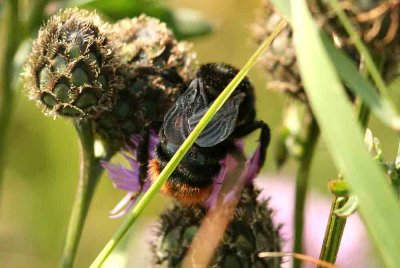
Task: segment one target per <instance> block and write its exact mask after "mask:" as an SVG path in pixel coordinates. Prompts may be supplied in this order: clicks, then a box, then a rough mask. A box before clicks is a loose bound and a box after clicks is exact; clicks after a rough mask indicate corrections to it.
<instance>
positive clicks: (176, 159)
mask: <svg viewBox="0 0 400 268" xmlns="http://www.w3.org/2000/svg"><path fill="white" fill-rule="evenodd" d="M286 25H287V23H286V21H282V22H281V23H280V24H279V25H278V26H277V27H276V29H275V31H274V32H273V33H272V34H271V35H270V36H269V37H268V38H267V39H266V40H265V41H264V42H263V43H262V44H261V46H260V47H259V48H258V49H257V51H256V52H255V53H254V54H253V55H252V56H251V58H250V59H249V60H248V61H247V63H246V64H245V65H244V66H243V68H242V69H241V70H240V72H239V73H238V74H237V75H236V76H235V77H234V78H233V79H232V81H231V82H230V83H229V85H228V86H227V87H226V88H225V89H224V90H223V91H222V93H221V94H220V95H219V96H218V98H216V99H215V101H214V103H213V104H212V105H211V107H210V109H208V111H207V112H206V114H205V115H204V116H203V118H202V119H201V120H200V122H199V123H198V124H197V126H196V127H195V128H194V129H193V131H192V132H191V133H190V135H189V136H188V138H187V139H186V140H185V141H184V142H183V144H182V145H181V147H180V148H179V149H178V151H177V152H176V153H175V155H174V156H173V157H172V158H171V160H170V161H169V162H168V164H167V166H166V167H165V168H164V169H163V170H162V171H161V173H160V174H159V176H158V177H157V179H156V180H155V182H154V183H153V185H152V186H151V187H150V189H149V190H148V191H147V192H146V193H145V194H144V195H143V197H142V198H141V199H140V200H139V202H138V203H137V204H136V206H135V207H134V208H133V210H132V212H131V213H129V215H128V216H127V218H126V220H125V221H124V222H123V223H122V225H121V227H120V228H119V229H118V230H117V232H116V233H115V234H114V236H113V237H112V239H111V240H110V241H109V242H108V243H107V244H106V246H105V247H104V249H103V250H102V251H101V252H100V254H99V255H98V256H97V258H96V259H95V260H94V262H93V263H92V264H91V266H90V267H91V268H95V267H100V266H101V264H102V263H103V262H104V261H105V260H106V259H107V257H108V256H109V255H110V254H111V252H112V250H113V249H114V248H115V247H116V246H117V244H118V243H119V242H120V241H121V239H122V238H123V237H124V235H125V234H126V233H127V231H128V230H129V228H130V227H131V226H132V225H133V224H134V222H135V221H136V219H137V218H138V216H139V215H140V214H141V213H142V211H143V210H144V209H145V207H146V206H147V205H148V203H149V202H150V200H151V199H152V198H153V197H154V195H155V194H156V193H157V192H158V191H159V190H160V188H161V186H162V185H163V184H164V183H165V182H166V180H167V179H168V178H169V177H170V176H171V174H172V172H173V171H174V170H175V168H176V167H177V166H178V165H179V163H180V161H181V160H182V159H183V157H184V156H185V155H186V153H187V152H188V151H189V149H190V147H191V146H192V145H193V143H194V142H195V141H196V139H197V138H198V137H199V135H200V134H201V132H202V131H203V130H204V128H205V127H206V126H207V124H208V123H209V122H210V121H211V119H212V118H213V116H214V115H215V114H216V113H217V111H218V110H219V109H220V108H221V107H222V105H224V103H225V102H226V101H227V100H228V98H229V96H230V95H231V94H232V93H233V91H234V90H235V88H236V87H237V86H238V85H239V84H240V82H241V81H242V80H243V78H244V77H245V76H246V74H247V73H248V72H249V70H250V69H251V68H252V67H253V66H254V64H255V63H256V62H257V60H258V58H259V57H260V56H261V55H262V53H263V52H264V51H265V50H266V49H267V48H268V47H269V46H270V44H271V43H272V40H273V39H274V38H275V37H276V36H277V35H278V34H279V33H280V32H281V31H282V30H283V29H284V28H285V27H286Z"/></svg>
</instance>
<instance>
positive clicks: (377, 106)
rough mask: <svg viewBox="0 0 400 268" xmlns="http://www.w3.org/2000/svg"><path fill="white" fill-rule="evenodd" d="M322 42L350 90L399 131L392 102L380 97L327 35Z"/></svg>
mask: <svg viewBox="0 0 400 268" xmlns="http://www.w3.org/2000/svg"><path fill="white" fill-rule="evenodd" d="M322 41H323V43H324V45H325V47H326V51H327V52H328V54H329V56H330V59H331V61H332V63H333V64H334V65H335V67H336V71H337V72H338V74H339V76H340V77H341V78H342V79H343V81H344V82H345V83H346V84H347V85H348V86H349V88H350V90H351V91H352V92H353V93H354V94H356V95H357V96H360V97H361V99H362V100H363V101H364V102H365V104H366V105H367V106H368V107H369V108H370V109H371V111H372V113H373V114H374V115H375V116H376V117H378V118H379V119H380V120H381V121H382V122H383V123H385V124H386V125H387V126H389V127H391V128H393V129H395V130H397V131H399V130H400V118H399V116H398V113H397V111H396V109H395V108H394V105H393V104H392V102H391V101H390V100H389V99H387V98H385V97H383V96H379V94H378V91H377V89H376V88H375V87H374V86H373V85H372V84H371V83H370V82H369V81H368V80H366V79H364V78H363V77H362V76H361V74H360V73H359V71H358V69H357V66H356V65H355V63H354V61H352V60H351V59H350V58H349V57H348V56H347V55H346V54H345V53H344V52H343V51H341V50H339V49H337V48H335V46H334V45H333V43H332V41H331V40H330V39H329V37H328V36H327V35H326V34H322Z"/></svg>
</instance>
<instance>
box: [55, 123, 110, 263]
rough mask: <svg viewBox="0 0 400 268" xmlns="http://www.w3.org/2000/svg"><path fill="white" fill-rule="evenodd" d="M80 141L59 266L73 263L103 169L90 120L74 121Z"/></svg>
mask: <svg viewBox="0 0 400 268" xmlns="http://www.w3.org/2000/svg"><path fill="white" fill-rule="evenodd" d="M75 128H76V130H77V132H78V135H79V139H80V143H81V167H80V178H79V183H78V189H77V192H76V196H75V201H74V205H73V208H72V212H71V217H70V220H69V223H68V229H67V234H66V239H65V242H64V249H63V253H62V259H61V264H60V267H63V268H70V267H72V266H73V264H74V260H75V257H76V253H77V250H78V245H79V241H80V238H81V234H82V230H83V226H84V224H85V220H86V216H87V214H88V210H89V206H90V202H91V200H92V197H93V193H94V190H95V187H96V185H97V181H98V180H99V178H100V175H101V173H102V171H103V168H102V167H101V166H100V159H99V158H96V157H95V154H94V137H93V132H92V124H91V122H90V121H83V120H82V121H75Z"/></svg>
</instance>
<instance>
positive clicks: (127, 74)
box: [96, 15, 196, 150]
mask: <svg viewBox="0 0 400 268" xmlns="http://www.w3.org/2000/svg"><path fill="white" fill-rule="evenodd" d="M112 31H113V32H114V33H115V38H114V42H115V54H116V55H117V56H118V58H119V62H120V64H119V66H118V70H117V72H118V74H120V75H121V76H122V77H123V78H124V81H123V83H124V89H123V90H120V91H119V92H118V93H117V96H116V104H115V105H114V107H113V109H112V111H110V112H107V113H105V114H104V116H102V117H101V118H99V119H97V120H96V132H97V133H98V134H99V135H100V136H101V138H102V139H103V140H105V141H106V143H107V144H108V145H109V147H111V150H118V149H120V147H121V146H122V145H123V144H125V143H126V142H129V138H130V137H131V135H132V134H136V133H141V132H142V131H143V129H144V127H145V126H146V125H149V124H152V123H153V122H155V121H162V119H163V117H164V114H165V113H166V112H167V111H168V109H169V108H170V107H171V106H172V104H173V103H174V102H175V100H176V99H177V97H178V96H179V95H180V94H181V92H182V91H183V90H185V89H186V83H185V82H186V81H189V80H191V79H192V78H193V76H194V73H195V65H196V64H195V58H196V55H195V53H194V52H192V48H191V46H190V45H189V44H187V43H186V42H178V41H177V40H176V39H175V37H174V36H173V34H172V32H171V31H170V30H169V29H168V28H167V27H166V25H165V23H162V22H160V21H159V20H158V19H155V18H151V17H147V16H145V15H141V16H139V17H137V18H133V19H124V20H121V21H119V22H117V23H115V24H114V25H113V26H112Z"/></svg>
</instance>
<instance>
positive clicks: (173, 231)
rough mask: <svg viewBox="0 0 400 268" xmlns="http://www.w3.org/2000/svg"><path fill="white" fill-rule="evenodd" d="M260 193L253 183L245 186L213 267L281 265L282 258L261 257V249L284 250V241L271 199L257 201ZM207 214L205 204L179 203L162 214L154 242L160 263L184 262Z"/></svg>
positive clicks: (218, 249) (262, 250)
mask: <svg viewBox="0 0 400 268" xmlns="http://www.w3.org/2000/svg"><path fill="white" fill-rule="evenodd" d="M258 194H259V191H257V190H254V189H253V187H252V186H250V187H246V188H244V189H243V191H242V194H241V197H240V200H239V204H238V206H237V207H236V210H235V213H234V217H233V219H232V220H231V222H230V223H229V225H228V227H227V229H226V231H225V234H224V237H223V240H222V241H221V243H220V245H219V246H218V248H217V249H216V252H215V255H214V257H213V259H212V261H211V263H210V267H229V268H231V267H233V268H234V267H279V265H280V263H281V259H279V258H259V257H258V253H260V252H265V251H268V252H270V251H274V252H275V251H280V243H281V238H280V235H279V231H278V229H279V228H277V227H276V226H274V224H273V222H272V218H271V214H272V211H271V210H270V209H269V208H268V202H267V201H261V202H260V201H257V196H258ZM205 214H206V210H205V209H204V208H202V207H187V206H181V205H178V204H176V205H175V207H174V208H172V209H171V210H169V211H167V212H166V213H164V214H163V215H162V216H161V220H160V225H159V230H158V236H157V238H156V241H155V242H154V243H153V254H154V255H153V256H154V257H153V259H154V263H155V266H156V267H179V266H180V264H181V262H182V260H183V259H184V257H185V254H186V253H187V251H188V248H189V246H190V244H191V242H192V240H193V238H194V236H195V235H196V233H197V231H198V229H199V227H200V224H201V221H202V219H203V218H204V216H205ZM203 239H207V237H204V238H203ZM205 244H206V243H205Z"/></svg>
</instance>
